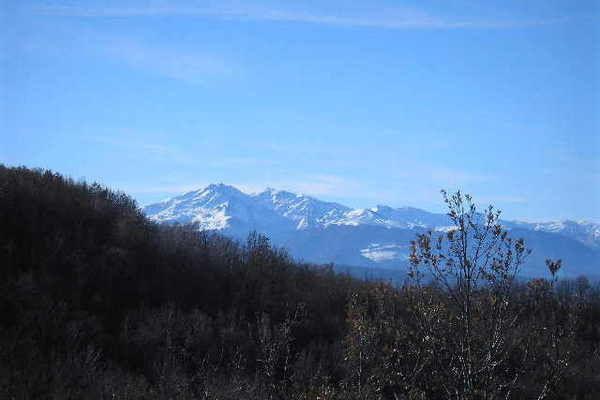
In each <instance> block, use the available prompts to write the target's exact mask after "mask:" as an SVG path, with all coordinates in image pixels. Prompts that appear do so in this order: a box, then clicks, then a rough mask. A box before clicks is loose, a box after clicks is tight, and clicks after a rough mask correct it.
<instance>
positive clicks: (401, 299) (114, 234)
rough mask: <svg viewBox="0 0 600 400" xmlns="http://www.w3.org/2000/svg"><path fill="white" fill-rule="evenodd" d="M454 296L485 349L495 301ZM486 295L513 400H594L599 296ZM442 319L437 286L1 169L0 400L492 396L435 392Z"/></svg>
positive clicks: (451, 348) (448, 377)
mask: <svg viewBox="0 0 600 400" xmlns="http://www.w3.org/2000/svg"><path fill="white" fill-rule="evenodd" d="M424 240H425V239H424ZM549 267H550V269H551V270H552V269H556V268H560V264H556V263H552V264H550V265H549ZM500 272H502V271H500V270H499V272H498V273H500ZM492 278H493V277H492ZM490 279H491V278H490ZM494 282H496V281H494ZM469 296H472V300H470V301H472V304H473V309H472V315H471V316H470V318H472V326H473V327H474V329H473V331H472V333H469V334H470V335H472V338H471V336H470V340H471V342H470V343H471V345H472V346H474V347H476V348H477V349H478V353H477V354H484V353H485V349H484V348H483V347H482V346H485V344H486V343H487V342H486V341H485V340H484V339H485V338H486V336H485V335H486V334H488V332H484V331H483V330H477V329H484V328H485V327H487V326H488V325H487V323H486V322H485V318H486V315H489V314H487V311H488V310H490V309H493V307H494V305H495V304H496V303H493V301H495V300H493V299H492V300H490V297H489V292H486V291H485V290H484V289H481V288H475V289H474V290H473V291H472V292H469ZM502 296H506V298H510V307H511V308H510V309H508V308H507V311H506V315H507V316H509V315H517V316H518V319H517V320H516V321H515V322H513V321H512V320H510V327H511V331H510V334H508V333H506V336H505V340H506V341H507V342H506V344H507V345H506V349H507V352H506V353H504V352H503V353H502V356H504V355H506V356H507V358H506V359H504V358H503V359H502V363H503V364H502V365H503V366H502V368H498V374H504V375H505V376H502V379H499V381H504V380H505V378H509V377H510V378H511V379H512V377H515V376H516V379H515V381H514V384H513V385H512V386H511V390H512V392H511V395H512V398H538V396H540V395H543V396H546V398H564V399H593V398H596V394H597V393H600V361H599V359H598V353H599V349H600V348H599V344H600V291H599V290H598V288H596V287H592V285H591V284H590V283H589V282H587V281H586V280H585V279H579V280H577V281H573V282H556V280H552V281H547V280H536V281H532V282H529V283H528V284H517V283H515V284H514V285H512V286H511V288H510V291H509V292H503V294H502ZM502 298H504V297H502ZM470 304H471V303H470ZM503 315H504V314H503ZM457 316H460V314H457V312H456V309H455V306H454V304H453V302H452V300H451V299H450V298H449V292H448V290H447V288H443V287H436V286H435V285H423V286H421V285H412V284H407V285H405V286H404V287H402V288H394V287H392V286H391V285H388V284H385V283H367V282H360V281H357V280H354V279H351V278H349V277H348V276H344V275H336V274H334V273H333V271H332V268H331V267H323V266H314V265H307V264H299V263H296V262H294V261H293V260H291V259H290V257H289V256H288V255H287V254H286V253H285V252H284V251H282V250H280V249H276V248H273V247H272V246H271V245H270V244H269V241H268V239H267V238H265V237H263V236H260V235H256V234H253V235H250V236H249V238H248V240H247V242H246V243H243V244H240V243H237V242H234V241H232V240H230V239H227V238H225V237H222V236H219V235H215V234H208V233H202V232H198V231H197V230H196V229H195V228H194V227H190V226H174V227H167V226H158V225H156V224H154V223H151V222H149V221H148V220H147V219H146V218H145V217H144V216H143V215H142V214H141V213H140V211H139V209H138V208H137V206H136V204H135V202H134V201H133V200H131V198H129V197H128V196H126V195H125V194H123V193H119V192H113V191H110V190H108V189H106V188H103V187H101V186H99V185H95V184H94V185H88V184H85V183H75V182H73V181H71V180H69V179H66V178H64V177H62V176H60V175H58V174H55V173H52V172H49V171H32V170H29V169H26V168H6V167H3V166H0V398H14V399H29V398H119V399H120V398H124V399H138V398H140V399H151V398H157V399H159V398H160V399H163V398H169V399H187V398H190V399H191V398H205V399H284V398H285V399H287V398H290V399H317V398H318V399H428V398H431V399H433V398H448V397H450V398H473V399H475V398H495V396H494V395H493V394H489V393H488V394H486V395H485V396H487V397H484V395H483V394H482V393H481V392H477V390H478V389H477V385H474V386H473V390H471V391H470V392H469V393H467V395H468V396H470V397H467V396H466V395H463V394H461V395H460V396H459V395H455V394H454V393H449V392H448V388H449V387H450V386H449V385H450V384H455V382H454V380H455V377H456V376H462V375H457V374H456V371H451V370H449V369H448V368H449V366H450V367H451V366H452V365H455V364H456V360H455V359H454V357H455V355H456V354H459V353H457V351H456V343H457V338H459V337H460V336H458V335H457V334H456V333H457V332H458V331H460V330H461V329H463V328H462V325H461V322H460V321H461V320H459V319H457V318H458V317H457ZM457 321H458V322H457ZM457 329H458V330H457ZM503 334H504V331H503ZM478 346H479V347H478ZM477 360H479V358H477V359H476V361H477ZM477 379H479V378H477ZM477 379H475V380H474V381H475V382H479V381H477ZM480 386H481V385H480ZM487 387H490V385H488V386H487ZM498 394H503V395H504V394H505V391H504V392H502V391H501V390H499V391H498ZM461 396H462V397H461Z"/></svg>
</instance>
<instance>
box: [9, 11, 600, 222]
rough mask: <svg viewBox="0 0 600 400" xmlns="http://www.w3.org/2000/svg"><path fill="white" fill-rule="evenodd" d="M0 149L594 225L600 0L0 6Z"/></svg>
mask: <svg viewBox="0 0 600 400" xmlns="http://www.w3.org/2000/svg"><path fill="white" fill-rule="evenodd" d="M0 13H1V18H2V20H1V21H0V39H1V48H0V57H1V58H0V67H1V70H0V73H1V75H0V162H3V163H5V164H8V165H26V166H29V167H44V168H51V169H54V170H56V171H59V172H62V173H65V174H68V175H70V176H72V177H74V178H85V179H87V180H90V181H92V180H96V181H99V182H101V183H104V184H107V185H109V186H111V187H114V188H120V189H123V190H125V191H127V192H129V193H130V194H132V195H133V196H134V197H135V198H136V199H138V200H139V201H140V203H142V204H146V203H149V202H152V201H156V200H160V199H163V198H165V197H169V196H172V195H175V194H177V193H180V192H184V191H186V190H190V189H193V188H197V187H201V186H203V185H205V184H208V183H211V182H224V183H230V184H235V185H238V186H241V187H242V188H245V189H248V190H257V189H262V188H263V187H265V186H273V187H276V188H283V189H291V190H295V191H301V192H304V193H307V194H312V195H315V196H317V197H320V198H323V199H328V200H335V201H340V202H343V203H345V204H347V205H350V206H355V207H356V206H362V207H367V206H372V205H374V204H377V203H383V204H388V205H391V206H402V205H411V206H418V207H421V208H426V209H430V210H439V209H441V201H440V197H439V189H440V188H448V189H455V188H462V189H463V190H465V191H468V192H470V193H472V194H473V195H474V196H475V198H476V199H478V200H480V201H481V202H482V203H488V202H492V203H494V204H495V205H497V206H499V207H500V208H502V209H503V210H504V214H505V216H506V217H509V218H519V219H528V220H546V219H555V218H574V219H589V220H595V221H598V220H600V3H599V2H591V1H572V0H567V1H554V0H543V1H538V0H532V1H521V0H519V1H497V2H492V1H480V2H475V1H448V0H443V1H441V0H440V1H402V2H400V1H365V2H357V1H332V2H326V1H294V2H291V1H280V2H272V1H271V2H267V1H260V0H256V1H253V0H250V1H228V0H219V1H186V2H183V1H181V2H179V1H170V2H166V1H145V2H144V1H113V2H110V1H103V2H100V1H98V2H95V1H91V0H88V1H79V2H78V1H38V2H33V1H26V0H25V1H23V0H19V1H16V0H15V1H12V0H8V1H7V0H3V1H0Z"/></svg>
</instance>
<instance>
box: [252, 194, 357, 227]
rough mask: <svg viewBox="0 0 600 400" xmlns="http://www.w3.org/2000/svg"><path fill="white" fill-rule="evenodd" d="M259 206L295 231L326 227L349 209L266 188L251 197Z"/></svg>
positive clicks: (301, 195) (308, 197)
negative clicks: (278, 216) (293, 225)
mask: <svg viewBox="0 0 600 400" xmlns="http://www.w3.org/2000/svg"><path fill="white" fill-rule="evenodd" d="M251 196H252V197H253V198H254V199H256V200H257V201H258V203H259V204H261V205H263V206H265V207H267V208H269V209H272V210H273V211H275V212H276V213H278V214H280V215H282V216H283V217H285V218H289V219H290V220H292V221H294V223H295V224H296V229H307V228H312V227H319V226H327V225H328V224H330V223H332V221H337V220H338V219H340V218H342V217H343V215H344V214H345V213H347V212H348V211H350V208H348V207H346V206H343V205H341V204H337V203H329V202H325V201H320V200H317V199H314V198H312V197H310V196H305V195H303V194H295V193H291V192H286V191H284V190H275V189H272V188H267V189H266V190H265V191H264V192H261V193H258V194H254V195H251Z"/></svg>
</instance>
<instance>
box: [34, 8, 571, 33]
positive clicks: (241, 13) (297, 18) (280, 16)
mask: <svg viewBox="0 0 600 400" xmlns="http://www.w3.org/2000/svg"><path fill="white" fill-rule="evenodd" d="M36 11H37V12H38V13H44V14H50V15H60V16H73V17H154V16H186V17H203V18H219V19H224V20H240V21H265V22H294V23H306V24H318V25H327V26H339V27H359V28H360V27H362V28H378V29H469V28H472V29H476V28H480V29H482V28H485V29H503V28H514V27H523V26H537V25H547V24H552V23H556V22H560V21H563V20H564V19H558V18H555V19H527V20H523V19H508V20H507V19H503V20H493V19H492V20H491V19H482V18H469V17H445V16H440V15H434V14H431V13H428V12H425V11H422V10H418V9H414V8H407V7H394V8H387V9H381V8H380V7H374V8H373V9H371V10H364V9H363V10H361V11H360V12H356V11H354V12H352V11H343V10H340V11H339V12H336V13H327V12H323V11H313V10H308V9H300V8H298V7H294V8H290V7H289V6H288V7H287V8H276V7H273V6H265V5H261V4H244V5H242V4H239V3H235V4H227V2H220V3H219V5H218V6H216V5H214V4H207V5H198V4H194V5H189V3H188V4H180V3H177V2H175V3H158V5H157V3H151V4H150V5H132V6H105V7H90V6H73V5H60V4H55V5H47V6H44V7H37V8H36Z"/></svg>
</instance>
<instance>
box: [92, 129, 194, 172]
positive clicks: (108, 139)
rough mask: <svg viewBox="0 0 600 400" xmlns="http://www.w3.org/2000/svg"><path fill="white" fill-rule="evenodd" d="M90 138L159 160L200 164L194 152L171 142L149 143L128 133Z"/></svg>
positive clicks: (190, 164)
mask: <svg viewBox="0 0 600 400" xmlns="http://www.w3.org/2000/svg"><path fill="white" fill-rule="evenodd" d="M90 140H91V141H93V142H95V143H100V144H103V145H108V146H111V147H115V148H119V149H122V150H126V151H128V152H131V153H132V154H136V155H137V156H140V157H151V158H153V159H155V160H157V161H168V162H170V163H173V164H178V165H184V166H194V165H199V160H198V159H197V158H196V157H194V156H193V155H192V154H189V153H187V152H186V151H183V150H181V149H180V148H179V147H177V146H174V145H170V144H162V143H148V142H147V141H144V140H141V139H136V138H132V137H130V136H127V135H125V136H124V137H116V136H94V137H91V138H90Z"/></svg>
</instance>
